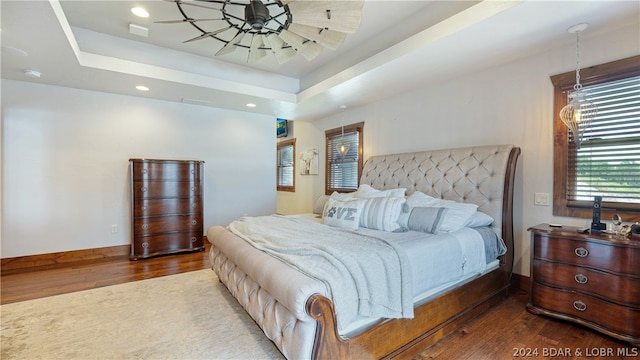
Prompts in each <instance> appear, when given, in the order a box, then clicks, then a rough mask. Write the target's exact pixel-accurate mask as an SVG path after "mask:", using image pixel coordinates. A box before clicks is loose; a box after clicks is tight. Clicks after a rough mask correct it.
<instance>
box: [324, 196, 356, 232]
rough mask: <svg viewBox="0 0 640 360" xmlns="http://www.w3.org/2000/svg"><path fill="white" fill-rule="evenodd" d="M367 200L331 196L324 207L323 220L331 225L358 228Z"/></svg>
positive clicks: (351, 228)
mask: <svg viewBox="0 0 640 360" xmlns="http://www.w3.org/2000/svg"><path fill="white" fill-rule="evenodd" d="M365 202H366V200H363V199H355V198H354V199H350V200H338V199H334V198H333V197H330V198H329V200H327V204H326V205H325V207H324V213H323V216H322V222H323V223H324V224H327V225H329V226H335V227H339V228H343V229H350V230H356V229H357V228H358V227H359V226H360V216H361V215H362V209H363V208H364V204H365Z"/></svg>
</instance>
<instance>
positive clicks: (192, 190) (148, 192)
mask: <svg viewBox="0 0 640 360" xmlns="http://www.w3.org/2000/svg"><path fill="white" fill-rule="evenodd" d="M200 190H201V189H200V183H199V182H196V181H152V180H149V181H134V183H133V193H134V196H135V197H136V198H139V199H149V198H171V197H191V196H200V195H201V191H200Z"/></svg>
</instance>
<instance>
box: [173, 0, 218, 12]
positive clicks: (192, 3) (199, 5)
mask: <svg viewBox="0 0 640 360" xmlns="http://www.w3.org/2000/svg"><path fill="white" fill-rule="evenodd" d="M166 1H168V2H172V3H177V4H180V5H189V6H197V7H201V8H205V9H211V10H218V11H220V9H219V8H214V7H211V6H206V5H201V4H198V3H194V2H187V1H182V0H166Z"/></svg>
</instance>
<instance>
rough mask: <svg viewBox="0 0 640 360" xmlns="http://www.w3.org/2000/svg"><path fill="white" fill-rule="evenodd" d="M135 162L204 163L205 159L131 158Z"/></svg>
mask: <svg viewBox="0 0 640 360" xmlns="http://www.w3.org/2000/svg"><path fill="white" fill-rule="evenodd" d="M129 161H135V162H158V163H204V160H165V159H145V158H141V159H129Z"/></svg>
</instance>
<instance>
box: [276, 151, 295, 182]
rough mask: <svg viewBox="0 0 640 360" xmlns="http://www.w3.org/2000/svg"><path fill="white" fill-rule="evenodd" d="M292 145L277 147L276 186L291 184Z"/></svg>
mask: <svg viewBox="0 0 640 360" xmlns="http://www.w3.org/2000/svg"><path fill="white" fill-rule="evenodd" d="M293 175H294V174H293V145H287V146H283V147H280V148H279V149H278V186H287V187H288V186H293Z"/></svg>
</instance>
